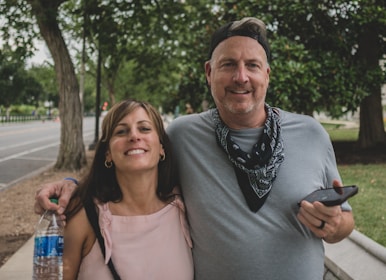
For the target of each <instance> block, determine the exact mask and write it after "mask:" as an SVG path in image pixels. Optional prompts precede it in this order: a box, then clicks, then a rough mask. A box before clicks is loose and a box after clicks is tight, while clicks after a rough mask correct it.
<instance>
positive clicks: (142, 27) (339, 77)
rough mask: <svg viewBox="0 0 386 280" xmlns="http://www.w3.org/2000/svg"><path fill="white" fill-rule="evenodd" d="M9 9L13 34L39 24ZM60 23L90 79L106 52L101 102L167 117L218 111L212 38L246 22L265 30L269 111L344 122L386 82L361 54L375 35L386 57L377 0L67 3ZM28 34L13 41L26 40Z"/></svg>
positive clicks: (381, 9) (17, 0) (93, 0)
mask: <svg viewBox="0 0 386 280" xmlns="http://www.w3.org/2000/svg"><path fill="white" fill-rule="evenodd" d="M11 2H12V5H11ZM11 2H8V4H7V5H6V4H2V5H0V8H1V10H0V11H2V12H3V13H4V14H6V15H7V19H14V20H15V22H20V24H19V25H18V24H16V23H13V24H11V25H10V26H11V27H12V30H17V29H19V30H22V29H23V30H24V29H25V30H27V29H26V27H27V26H28V24H30V26H31V24H33V20H32V19H30V18H29V17H27V18H26V20H20V19H18V20H16V18H15V17H12V15H10V14H9V11H8V10H9V8H10V6H15V7H17V9H16V8H14V9H15V15H20V14H22V13H25V12H26V8H23V7H22V6H21V3H24V1H22V0H14V1H11ZM15 3H16V4H15ZM6 8H8V10H7V9H6ZM16 10H17V12H16ZM59 16H60V17H59V19H60V20H61V25H62V26H63V28H64V30H66V34H67V37H72V41H76V40H77V41H78V42H81V41H82V40H83V38H85V43H86V48H85V50H86V54H85V58H86V62H87V71H88V72H87V73H88V77H87V78H86V79H95V77H96V57H97V53H98V51H100V53H101V56H102V62H103V63H102V65H103V71H102V75H103V76H102V77H103V78H102V95H103V99H109V97H108V96H109V95H110V96H111V95H115V96H116V99H117V100H119V99H121V98H126V97H129V96H134V97H137V98H143V99H146V100H149V101H151V102H154V103H155V105H157V106H162V107H164V108H165V109H166V110H173V108H175V106H183V105H184V104H185V103H187V102H189V103H191V104H192V105H193V108H194V109H195V111H200V108H201V102H202V101H203V100H209V101H210V102H211V104H212V100H211V96H210V93H209V92H208V89H207V87H206V81H205V77H204V68H203V65H204V62H205V60H207V59H208V57H207V51H208V45H209V39H210V35H211V34H212V32H213V31H214V30H215V29H216V28H217V27H218V26H220V25H221V24H223V23H225V22H228V21H230V20H237V19H240V18H241V17H245V16H256V17H259V18H261V19H263V20H264V21H265V22H266V23H267V28H268V33H269V34H268V35H269V40H270V42H271V48H272V54H273V59H272V61H271V68H272V72H271V83H270V89H269V94H268V96H267V98H268V99H267V100H268V102H270V103H272V104H273V105H276V106H280V107H282V108H284V109H287V110H291V111H296V112H299V113H305V114H310V113H311V112H313V111H318V112H320V111H326V112H328V113H329V114H330V115H331V116H332V117H339V116H341V115H342V114H344V113H346V112H349V111H355V110H356V109H357V108H358V105H359V104H360V102H361V100H362V99H363V98H364V97H365V96H367V95H369V94H370V92H371V90H372V89H373V88H374V87H379V85H381V84H382V83H385V82H386V79H385V77H386V75H385V72H384V71H382V70H381V68H380V67H374V68H371V69H370V68H369V67H367V66H366V65H365V64H363V61H365V59H359V58H360V57H366V55H367V54H366V53H365V54H363V53H361V50H360V49H358V46H359V42H360V39H361V38H363V34H366V31H368V30H369V28H370V30H375V32H377V34H378V35H379V36H378V37H379V42H378V43H379V44H380V45H381V48H380V50H381V51H380V52H374V53H369V54H368V55H373V56H376V57H378V58H381V57H382V55H383V54H384V53H385V48H386V47H385V42H384V40H383V39H382V38H384V37H385V30H386V20H385V18H386V12H385V9H384V7H383V6H382V2H381V1H380V0H377V1H374V0H367V1H342V0H340V1H333V0H325V1H322V2H320V1H312V0H307V1H289V2H288V1H284V0H273V1H272V0H270V1H267V0H262V1H252V0H239V1H204V0H199V1H197V0H186V1H175V0H165V1H156V2H155V1H152V0H144V1H141V5H137V3H136V1H110V2H109V1H107V2H106V1H105V2H103V1H102V2H101V1H97V0H88V1H81V0H70V1H64V2H63V4H62V6H61V10H60V13H59ZM4 29H6V28H4ZM23 32H26V31H23ZM23 32H16V33H15V34H19V35H17V37H20V38H21V37H22V36H21V34H22V33H23ZM6 34H12V32H10V31H8V33H6ZM28 34H32V32H28ZM20 40H21V39H20ZM20 42H22V41H20ZM20 45H23V44H20ZM26 45H27V44H26ZM79 47H80V46H79V45H77V48H79ZM77 57H78V59H79V60H80V58H81V53H80V51H79V54H77ZM89 85H91V86H92V87H94V90H92V89H89V90H86V95H85V100H88V99H90V98H92V96H95V83H91V84H90V83H89ZM49 92H55V91H49ZM90 94H91V95H90ZM89 103H90V102H87V104H89ZM91 103H92V102H91ZM87 107H88V108H91V107H92V106H89V105H87Z"/></svg>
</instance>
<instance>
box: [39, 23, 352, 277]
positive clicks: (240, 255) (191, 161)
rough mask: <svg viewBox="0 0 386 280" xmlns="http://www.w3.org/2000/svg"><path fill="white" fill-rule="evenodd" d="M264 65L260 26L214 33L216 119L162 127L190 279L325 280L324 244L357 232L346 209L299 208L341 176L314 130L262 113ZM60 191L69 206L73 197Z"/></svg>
mask: <svg viewBox="0 0 386 280" xmlns="http://www.w3.org/2000/svg"><path fill="white" fill-rule="evenodd" d="M269 57H270V49H269V45H268V42H267V39H266V30H265V25H264V23H263V22H262V21H260V20H258V19H255V18H244V19H242V20H240V21H235V22H231V23H228V24H226V25H224V26H222V27H220V28H219V29H218V30H217V31H216V32H215V33H214V34H213V36H212V40H211V45H210V53H209V60H208V61H207V62H206V63H205V75H206V79H207V82H208V85H209V87H210V90H211V93H212V96H213V99H214V101H215V104H216V109H211V110H209V111H206V112H203V113H200V114H192V115H189V116H183V117H180V118H177V119H176V120H174V121H173V122H172V123H171V124H170V125H169V126H168V134H169V136H170V139H171V142H172V144H173V149H174V155H175V156H176V161H177V166H178V174H179V180H180V185H181V188H182V192H183V195H184V198H185V203H186V208H187V214H188V220H189V223H190V226H191V235H192V239H193V243H194V248H193V258H194V266H195V279H199V280H201V279H209V280H213V279H322V277H323V271H324V266H323V264H324V249H323V242H322V239H324V240H325V241H326V242H330V243H333V242H338V241H340V240H342V239H343V238H345V237H346V236H348V235H349V234H350V233H351V231H352V230H353V227H354V219H353V216H352V213H351V207H350V206H349V204H348V203H344V204H343V205H342V206H333V207H326V206H324V205H323V204H322V203H320V202H314V203H308V202H306V201H302V202H301V204H300V207H299V206H298V202H299V201H300V200H301V199H302V198H303V197H305V196H306V195H307V194H309V193H311V192H312V191H314V190H316V189H319V188H321V187H323V188H326V187H332V186H333V185H335V186H338V185H341V184H340V176H339V173H338V170H337V167H336V161H335V156H334V151H333V147H332V145H331V142H330V140H329V137H328V134H327V133H326V132H325V130H324V129H323V127H322V126H321V125H320V124H319V123H318V122H316V121H315V120H314V119H312V118H311V117H308V116H303V115H297V114H292V113H289V112H285V111H283V110H280V109H278V108H271V107H270V106H269V105H268V104H266V103H265V97H266V92H267V88H268V85H269V77H270V72H271V69H270V67H269V63H268V60H269ZM64 185H65V183H63V182H60V183H56V184H51V185H50V186H48V187H45V188H43V190H42V191H41V192H40V194H38V195H37V201H38V202H39V203H40V205H41V206H43V207H45V208H48V207H50V205H48V196H49V195H51V194H54V193H57V194H60V193H61V189H62V187H63V186H64ZM72 187H73V184H72ZM64 189H65V194H62V197H63V198H62V197H61V198H62V199H63V200H62V201H63V203H64V204H65V202H66V200H67V199H68V198H67V197H68V193H69V191H68V190H70V189H71V188H64ZM36 206H37V208H39V207H40V206H39V204H36ZM37 211H38V212H39V211H40V209H39V210H37Z"/></svg>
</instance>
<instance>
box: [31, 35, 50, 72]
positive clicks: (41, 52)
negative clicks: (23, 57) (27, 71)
mask: <svg viewBox="0 0 386 280" xmlns="http://www.w3.org/2000/svg"><path fill="white" fill-rule="evenodd" d="M35 46H36V49H37V50H36V52H35V54H34V56H33V57H31V58H30V59H28V60H27V66H30V65H32V64H35V65H41V64H43V62H45V61H49V62H52V59H51V55H50V52H49V50H48V48H47V47H46V44H45V42H43V41H40V40H39V41H38V40H37V41H36V42H35Z"/></svg>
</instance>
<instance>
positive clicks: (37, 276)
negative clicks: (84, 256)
mask: <svg viewBox="0 0 386 280" xmlns="http://www.w3.org/2000/svg"><path fill="white" fill-rule="evenodd" d="M50 200H51V202H53V203H56V204H57V203H58V200H57V199H55V198H51V199H50ZM63 229H64V223H63V221H62V220H61V219H60V218H59V216H57V215H56V213H55V211H51V210H47V211H45V212H44V214H43V215H42V216H41V217H40V219H39V222H38V224H37V225H36V230H35V246H34V256H33V276H32V279H33V280H41V279H45V280H59V279H60V280H61V279H63V260H62V256H63Z"/></svg>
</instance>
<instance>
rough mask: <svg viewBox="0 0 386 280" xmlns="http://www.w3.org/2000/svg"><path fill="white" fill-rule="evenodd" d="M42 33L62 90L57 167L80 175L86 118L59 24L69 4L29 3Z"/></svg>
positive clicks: (52, 1)
mask: <svg viewBox="0 0 386 280" xmlns="http://www.w3.org/2000/svg"><path fill="white" fill-rule="evenodd" d="M27 1H28V3H30V4H31V7H32V13H33V15H34V16H35V17H36V20H37V23H38V26H39V29H40V33H41V35H42V37H43V39H44V40H45V42H46V44H47V47H48V49H49V51H50V53H51V55H52V59H53V61H54V65H55V72H56V76H57V81H58V87H59V116H60V121H61V135H60V148H59V153H58V157H57V161H56V164H55V168H56V169H58V170H70V171H77V170H80V169H81V168H82V167H83V166H85V165H86V163H87V162H86V152H85V147H84V143H83V117H82V109H81V103H80V98H79V83H78V80H77V77H76V75H75V70H74V65H73V63H72V60H71V57H70V54H69V52H68V49H67V46H66V43H65V42H64V39H63V36H62V33H61V30H60V28H59V25H58V21H57V14H58V8H59V6H60V5H61V4H62V3H63V2H65V1H66V0H27Z"/></svg>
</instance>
